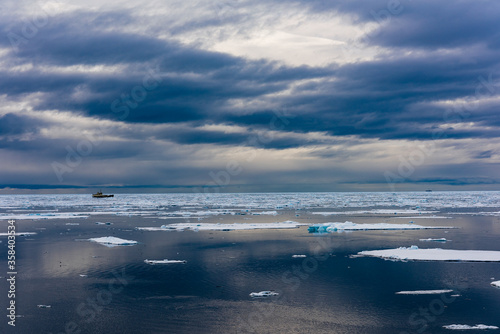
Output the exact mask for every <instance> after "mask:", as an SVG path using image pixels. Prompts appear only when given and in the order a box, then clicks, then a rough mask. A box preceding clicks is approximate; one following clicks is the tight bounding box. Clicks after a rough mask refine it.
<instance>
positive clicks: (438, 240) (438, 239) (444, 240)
mask: <svg viewBox="0 0 500 334" xmlns="http://www.w3.org/2000/svg"><path fill="white" fill-rule="evenodd" d="M418 240H420V241H436V242H446V241H451V240H447V239H446V238H436V239H432V238H428V239H418Z"/></svg>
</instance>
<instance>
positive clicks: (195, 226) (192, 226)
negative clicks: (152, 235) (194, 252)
mask: <svg viewBox="0 0 500 334" xmlns="http://www.w3.org/2000/svg"><path fill="white" fill-rule="evenodd" d="M303 225H308V224H303V223H297V222H294V221H285V222H282V223H278V222H277V223H261V224H246V223H234V224H210V223H178V224H170V225H162V226H161V227H136V229H138V230H141V231H184V230H192V231H233V230H257V229H290V228H298V227H300V226H303Z"/></svg>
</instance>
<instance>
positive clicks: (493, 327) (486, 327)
mask: <svg viewBox="0 0 500 334" xmlns="http://www.w3.org/2000/svg"><path fill="white" fill-rule="evenodd" d="M443 327H444V328H446V329H455V330H466V329H498V327H497V326H487V325H475V326H469V325H447V326H443Z"/></svg>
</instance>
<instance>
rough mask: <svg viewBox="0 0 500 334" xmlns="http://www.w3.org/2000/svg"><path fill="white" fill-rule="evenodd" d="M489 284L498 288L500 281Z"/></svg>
mask: <svg viewBox="0 0 500 334" xmlns="http://www.w3.org/2000/svg"><path fill="white" fill-rule="evenodd" d="M491 285H492V286H494V287H495V288H500V281H495V282H491Z"/></svg>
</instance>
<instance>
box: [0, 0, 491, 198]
mask: <svg viewBox="0 0 500 334" xmlns="http://www.w3.org/2000/svg"><path fill="white" fill-rule="evenodd" d="M23 4H24V5H23ZM23 4H17V3H16V2H14V1H6V2H5V3H4V4H3V5H2V6H3V10H2V14H0V16H1V17H0V18H1V20H0V22H1V23H0V34H1V35H2V36H4V38H2V39H0V55H1V61H0V74H1V75H0V99H1V102H2V107H0V152H2V153H1V154H2V158H3V159H2V160H3V161H4V162H3V163H2V172H1V173H0V185H2V186H3V187H10V188H14V187H17V188H47V189H54V188H57V187H58V186H60V187H61V188H67V187H72V186H75V187H84V188H85V187H89V186H90V187H93V186H106V185H107V186H115V187H125V188H126V187H144V188H145V189H151V188H155V189H156V188H162V187H165V189H184V190H185V189H188V191H190V190H189V189H197V190H200V189H215V188H217V189H218V190H222V191H245V190H252V191H259V190H262V191H265V190H273V191H280V190H283V191H288V190H309V191H313V190H322V191H328V190H388V189H391V190H392V189H421V188H426V187H428V186H429V185H432V186H433V187H435V186H436V185H437V186H438V187H442V188H443V189H455V188H457V187H458V186H470V187H478V188H481V189H496V188H495V187H497V186H498V183H499V182H500V178H499V177H498V176H497V173H496V170H498V166H499V163H500V152H499V149H498V147H499V146H498V143H500V139H499V134H500V131H499V128H498V127H499V126H500V116H499V114H498V106H499V101H500V94H499V93H500V85H499V83H500V82H499V80H498V77H499V74H500V64H499V62H498V59H500V57H499V56H500V47H499V46H500V44H499V40H500V39H499V37H500V35H499V33H498V31H499V29H498V25H499V24H500V23H498V20H497V18H498V15H499V14H500V5H499V4H497V3H496V2H493V1H491V2H488V1H487V2H486V3H482V4H481V5H479V4H478V3H477V2H473V1H462V2H459V3H454V4H453V6H451V5H449V4H441V3H435V2H432V1H420V2H410V1H375V2H370V3H365V2H362V1H354V2H353V1H336V2H334V3H330V2H326V1H319V0H318V1H275V2H273V1H270V2H269V1H266V2H255V1H252V2H250V1H239V0H227V1H220V2H215V3H210V4H202V3H198V2H194V1H183V2H179V3H171V2H169V3H164V2H162V1H154V2H149V3H148V4H136V3H134V2H128V1H112V2H108V3H107V4H101V3H99V2H90V3H86V4H84V3H82V2H80V1H61V2H41V3H37V4H34V3H33V4H32V3H23ZM228 166H229V167H228ZM230 167H231V168H230ZM451 172H452V173H451ZM222 175H223V176H224V177H222ZM227 176H229V178H228V177H227ZM219 186H222V187H219ZM450 187H451V188H450ZM457 189H458V188H457Z"/></svg>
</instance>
